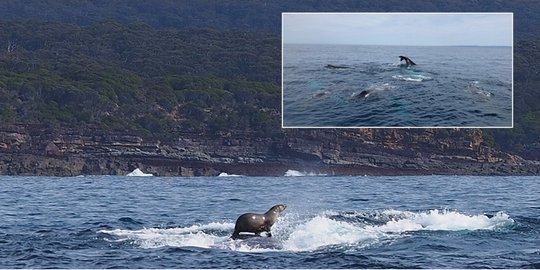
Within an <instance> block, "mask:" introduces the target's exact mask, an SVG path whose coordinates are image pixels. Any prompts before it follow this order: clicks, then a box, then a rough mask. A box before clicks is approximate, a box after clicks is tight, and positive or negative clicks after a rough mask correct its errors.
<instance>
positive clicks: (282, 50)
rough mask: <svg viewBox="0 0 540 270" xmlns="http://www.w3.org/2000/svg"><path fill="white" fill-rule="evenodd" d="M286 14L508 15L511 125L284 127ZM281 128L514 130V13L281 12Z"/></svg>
mask: <svg viewBox="0 0 540 270" xmlns="http://www.w3.org/2000/svg"><path fill="white" fill-rule="evenodd" d="M286 14H506V15H508V14H510V15H511V16H512V116H511V119H512V125H511V126H486V127H481V126H479V127H468V126H426V127H423V126H422V127H414V126H413V127H407V126H404V127H400V126H396V127H379V126H356V127H339V126H322V127H310V126H285V125H284V112H285V107H284V106H283V57H284V55H285V53H284V47H283V45H284V42H283V29H284V24H283V15H286ZM281 128H285V129H289V128H306V129H314V128H321V129H323V128H324V129H326V128H337V129H342V128H409V129H410V128H424V129H428V128H429V129H431V128H463V129H468V128H486V129H487V128H514V12H282V13H281Z"/></svg>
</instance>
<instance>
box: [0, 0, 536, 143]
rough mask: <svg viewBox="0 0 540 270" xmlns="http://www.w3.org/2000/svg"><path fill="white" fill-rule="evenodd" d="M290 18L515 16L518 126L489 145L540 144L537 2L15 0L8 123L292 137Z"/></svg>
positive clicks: (5, 16) (6, 36)
mask: <svg viewBox="0 0 540 270" xmlns="http://www.w3.org/2000/svg"><path fill="white" fill-rule="evenodd" d="M284 11H362V12H372V11H379V12H380V11H400V12H407V11H424V12H441V11H447V12H448V11H460V12H464V11H486V12H487V11H489V12H501V11H504V12H514V36H515V48H514V52H515V54H514V112H515V113H514V128H513V129H484V130H483V134H484V140H485V142H486V143H487V144H490V145H492V146H495V147H497V148H499V149H501V150H504V151H508V152H514V153H521V151H522V150H523V149H527V148H528V147H529V145H531V144H534V143H539V139H538V138H540V103H539V102H538V101H539V100H540V68H539V65H538V64H537V61H536V59H538V58H539V57H540V38H539V37H540V28H538V27H536V26H537V25H538V24H539V21H540V17H539V16H537V13H538V11H539V10H538V5H537V3H536V2H535V1H527V0H517V1H506V2H505V1H476V2H471V1H466V0H459V1H452V2H451V3H450V2H448V1H431V2H429V3H426V1H416V0H411V1H405V2H404V1H400V0H391V1H355V0H336V1H316V0H300V1H266V0H253V1H218V0H200V1H199V0H198V1H191V2H189V3H188V2H185V1H174V0H129V1H127V0H118V1H105V0H95V1H71V0H41V1H28V0H5V1H2V5H1V8H0V18H2V19H1V21H0V123H2V124H10V123H41V124H46V125H55V126H59V127H69V128H76V127H94V128H97V129H103V130H106V131H112V132H124V133H130V132H137V134H143V135H144V136H152V137H157V138H171V139H173V138H177V137H178V136H180V135H181V134H183V133H197V134H205V135H214V134H223V133H230V132H249V133H250V134H254V136H259V137H261V136H265V137H279V136H283V135H284V133H283V132H281V129H280V128H279V127H280V121H281V116H280V111H281V109H280V105H281V99H280V78H281V74H280V72H281V61H280V55H281V52H280V39H279V35H280V34H279V33H280V31H281V27H280V19H281V12H284ZM408 132H409V133H414V132H423V130H409V131H408ZM437 136H438V137H439V138H441V139H444V138H446V137H447V136H450V135H449V133H448V132H447V131H445V130H438V131H437ZM456 139H459V138H456Z"/></svg>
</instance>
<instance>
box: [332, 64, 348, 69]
mask: <svg viewBox="0 0 540 270" xmlns="http://www.w3.org/2000/svg"><path fill="white" fill-rule="evenodd" d="M326 68H334V69H335V68H350V67H346V66H334V65H331V64H328V65H326Z"/></svg>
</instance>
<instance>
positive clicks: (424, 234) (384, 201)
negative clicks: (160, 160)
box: [0, 173, 540, 268]
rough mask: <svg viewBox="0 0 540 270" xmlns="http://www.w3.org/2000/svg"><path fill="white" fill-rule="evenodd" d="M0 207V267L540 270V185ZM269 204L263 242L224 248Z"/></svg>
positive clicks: (334, 189)
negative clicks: (273, 218) (273, 210)
mask: <svg viewBox="0 0 540 270" xmlns="http://www.w3.org/2000/svg"><path fill="white" fill-rule="evenodd" d="M289 174H290V175H303V174H301V173H289ZM0 194H1V195H0V217H1V220H2V221H1V223H0V268H50V267H54V268H401V267H405V268H417V267H422V268H423V267H427V268H440V267H451V268H522V267H525V268H538V267H540V245H538V244H539V243H540V179H539V177H467V176H418V177H416V176H407V177H370V176H365V177H323V176H303V177H198V178H162V177H118V176H87V177H71V178H57V177H9V176H1V177H0ZM278 203H286V204H287V205H288V208H287V209H286V210H285V212H283V213H282V214H283V215H282V216H281V217H280V219H279V220H278V221H277V223H276V224H275V225H274V227H273V228H272V233H273V237H272V238H268V237H259V238H249V239H244V240H231V239H230V238H229V237H230V235H231V233H232V231H233V228H234V221H235V220H236V218H237V217H238V216H239V215H240V214H242V213H244V212H265V211H266V210H267V209H268V208H270V207H271V206H272V205H274V204H278Z"/></svg>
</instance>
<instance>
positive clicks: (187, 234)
mask: <svg viewBox="0 0 540 270" xmlns="http://www.w3.org/2000/svg"><path fill="white" fill-rule="evenodd" d="M233 229H234V224H232V223H217V222H212V223H209V224H205V225H192V226H189V227H183V228H182V227H180V228H168V229H161V228H150V229H147V228H145V229H140V230H122V229H115V230H101V231H99V232H100V233H105V234H110V235H113V236H116V237H118V238H119V239H118V240H116V241H132V242H133V243H135V244H137V245H139V246H140V247H142V248H159V247H165V246H171V247H186V246H190V247H203V248H210V247H214V246H216V245H217V244H218V243H221V242H223V241H224V240H225V239H227V238H229V237H230V236H229V235H228V234H227V236H218V235H215V234H214V233H212V232H205V231H209V230H214V231H227V232H228V231H232V230H233Z"/></svg>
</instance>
